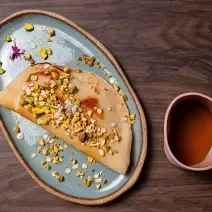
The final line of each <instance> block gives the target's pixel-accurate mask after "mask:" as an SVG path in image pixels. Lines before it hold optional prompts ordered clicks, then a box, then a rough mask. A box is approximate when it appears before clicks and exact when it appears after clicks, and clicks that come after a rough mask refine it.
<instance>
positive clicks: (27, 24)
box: [24, 23, 34, 32]
mask: <svg viewBox="0 0 212 212" xmlns="http://www.w3.org/2000/svg"><path fill="white" fill-rule="evenodd" d="M24 29H25V30H26V31H28V32H29V31H33V30H34V26H33V25H32V24H30V23H25V24H24Z"/></svg>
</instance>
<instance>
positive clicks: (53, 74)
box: [51, 71, 59, 80]
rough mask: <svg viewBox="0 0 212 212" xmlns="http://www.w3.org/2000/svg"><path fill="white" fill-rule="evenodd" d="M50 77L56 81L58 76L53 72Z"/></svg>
mask: <svg viewBox="0 0 212 212" xmlns="http://www.w3.org/2000/svg"><path fill="white" fill-rule="evenodd" d="M51 76H52V78H53V79H55V80H56V79H58V77H59V76H58V74H57V73H56V72H54V71H52V72H51Z"/></svg>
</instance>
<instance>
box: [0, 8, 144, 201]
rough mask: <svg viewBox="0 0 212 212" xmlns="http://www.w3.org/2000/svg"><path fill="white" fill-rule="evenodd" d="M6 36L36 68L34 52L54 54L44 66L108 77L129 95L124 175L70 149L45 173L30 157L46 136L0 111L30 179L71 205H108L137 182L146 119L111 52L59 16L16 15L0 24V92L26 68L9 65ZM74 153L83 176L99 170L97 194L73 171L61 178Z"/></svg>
mask: <svg viewBox="0 0 212 212" xmlns="http://www.w3.org/2000/svg"><path fill="white" fill-rule="evenodd" d="M26 22H27V23H32V24H33V25H34V27H35V30H34V31H32V32H30V33H29V32H26V31H25V30H24V28H23V25H24V23H26ZM42 26H45V28H46V30H47V29H49V28H54V29H55V32H56V36H54V37H53V38H52V39H53V42H48V43H47V42H46V39H47V32H46V30H42ZM6 35H10V36H11V37H13V38H15V39H16V43H17V46H19V47H20V48H21V49H24V50H26V52H29V53H30V54H31V55H32V57H33V59H35V61H36V63H39V62H43V61H42V59H40V58H39V56H38V49H39V48H41V47H46V48H48V47H49V48H51V49H52V50H53V55H52V56H50V57H49V58H48V60H47V62H50V63H51V62H52V63H56V64H60V65H70V66H73V67H77V66H79V68H81V69H82V70H84V71H90V72H93V73H95V74H97V75H99V76H101V77H102V78H104V79H105V80H107V81H108V82H109V78H108V77H107V76H106V75H105V74H106V73H108V74H112V75H113V80H115V81H116V82H117V83H118V84H119V85H120V87H121V90H122V91H123V92H125V93H126V94H127V95H128V101H126V104H127V106H128V108H129V110H130V112H132V113H135V114H136V121H135V124H134V125H133V127H132V131H133V142H132V150H131V162H130V167H129V170H128V172H127V174H126V175H124V176H123V175H120V174H118V173H116V172H114V171H112V170H110V169H109V168H107V167H105V166H104V165H102V164H100V163H96V164H89V163H88V161H87V156H86V155H84V154H83V153H81V152H79V151H78V150H76V149H74V148H73V147H71V146H69V147H68V149H65V150H64V152H63V155H64V162H63V163H62V164H60V165H55V164H53V165H51V166H52V170H50V171H47V170H45V169H44V168H43V167H42V166H41V165H40V161H41V160H42V159H44V156H43V155H42V154H37V157H36V158H32V157H31V154H32V153H34V152H36V148H37V138H38V137H40V136H42V135H43V134H44V133H47V132H46V131H44V130H43V129H41V128H40V127H39V126H37V125H34V124H32V123H29V122H28V121H27V120H26V119H24V118H22V117H20V116H16V115H15V114H14V113H13V112H12V111H9V110H7V109H5V108H2V107H0V114H1V122H0V124H1V128H2V130H3V133H4V135H5V136H6V138H7V140H8V142H9V144H10V146H11V148H12V149H13V151H14V153H15V154H16V156H17V158H18V159H19V161H20V162H21V164H22V165H23V166H24V168H25V169H26V170H27V171H28V172H29V174H30V175H31V177H32V178H33V179H35V181H36V182H37V183H38V184H39V185H40V186H41V187H43V188H44V189H45V190H47V191H48V192H50V193H52V194H54V195H56V196H58V197H60V198H63V199H66V200H69V201H72V202H76V203H80V204H87V205H98V204H103V203H106V202H109V201H111V200H113V199H115V198H117V197H118V196H120V195H121V194H122V193H124V192H125V191H126V190H128V189H129V188H130V187H132V186H133V184H134V183H135V182H136V180H137V179H138V177H139V174H140V172H141V169H142V167H143V164H144V160H145V157H146V150H147V127H146V120H145V115H144V112H143V109H142V107H141V105H140V103H139V101H138V99H137V97H136V95H135V93H134V91H133V90H132V88H131V86H130V84H129V82H128V81H127V79H126V77H125V75H124V74H123V72H122V70H121V68H120V66H119V65H118V63H117V62H116V60H115V59H114V57H113V56H112V55H111V54H110V52H109V51H108V50H107V49H106V48H105V47H104V46H103V45H102V44H101V43H100V42H99V41H98V40H96V39H95V38H94V37H92V36H91V35H90V34H88V33H87V32H86V31H84V30H83V29H81V28H80V27H79V26H77V25H76V24H74V23H73V22H71V21H69V20H68V19H66V18H64V17H62V16H60V15H57V14H55V13H51V12H46V11H40V10H26V11H21V12H17V13H15V14H13V15H11V16H9V17H8V18H6V19H4V20H3V21H1V22H0V38H1V39H0V61H1V62H2V63H3V68H4V69H6V70H7V72H6V74H4V75H2V76H1V78H0V89H2V88H4V87H5V86H6V85H7V84H8V83H9V82H11V81H12V80H13V79H14V78H15V77H16V75H17V74H18V73H19V72H21V71H22V70H24V69H25V68H27V67H28V66H29V63H28V62H26V61H24V60H23V59H20V60H15V61H14V62H12V61H11V60H10V59H9V55H10V53H11V46H12V43H5V42H4V41H3V37H4V36H6ZM30 43H35V44H36V46H37V48H36V49H31V48H30ZM84 53H85V54H87V55H94V56H95V57H96V58H97V60H98V61H100V63H101V65H102V66H104V67H105V69H104V71H102V70H99V69H97V68H96V67H95V66H93V67H88V66H85V65H84V64H83V63H79V64H78V62H77V57H78V56H81V55H82V54H84ZM14 115H15V117H17V119H18V120H19V121H20V124H19V125H20V128H21V130H22V131H23V132H24V135H25V136H24V139H23V140H21V141H19V140H17V138H16V135H15V133H14V132H13V126H14V120H13V119H14ZM73 152H74V158H76V159H77V161H78V163H79V165H80V166H81V165H82V164H83V163H86V164H87V165H88V173H87V174H88V175H91V176H93V175H94V174H95V173H101V171H103V173H104V174H103V175H104V177H105V178H106V179H107V181H108V183H107V184H105V185H103V186H102V187H101V189H99V190H97V189H96V187H95V185H92V186H91V187H89V188H88V187H86V186H84V185H82V184H81V185H79V183H80V182H81V179H80V178H78V177H76V176H75V174H76V170H72V172H71V174H70V175H65V173H64V171H65V168H66V167H70V168H71V167H72V165H71V162H70V160H69V158H70V157H71V156H72V153H73ZM92 169H95V171H94V173H93V172H92V171H91V170H92ZM52 171H58V172H60V173H64V174H63V175H64V176H65V181H64V182H60V183H59V182H57V181H56V180H55V178H54V177H53V176H52V174H51V172H52Z"/></svg>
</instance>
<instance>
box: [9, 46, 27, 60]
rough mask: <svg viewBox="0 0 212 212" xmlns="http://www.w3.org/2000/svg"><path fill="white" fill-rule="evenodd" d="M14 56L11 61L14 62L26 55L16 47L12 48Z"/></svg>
mask: <svg viewBox="0 0 212 212" xmlns="http://www.w3.org/2000/svg"><path fill="white" fill-rule="evenodd" d="M11 48H12V55H11V56H10V59H11V60H12V61H14V60H15V59H18V58H21V55H22V54H24V52H25V50H20V49H19V48H18V47H17V46H16V45H14V46H12V47H11Z"/></svg>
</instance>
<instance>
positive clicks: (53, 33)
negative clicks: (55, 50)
mask: <svg viewBox="0 0 212 212" xmlns="http://www.w3.org/2000/svg"><path fill="white" fill-rule="evenodd" d="M48 34H49V36H50V37H52V36H54V35H55V31H54V29H49V30H48Z"/></svg>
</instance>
